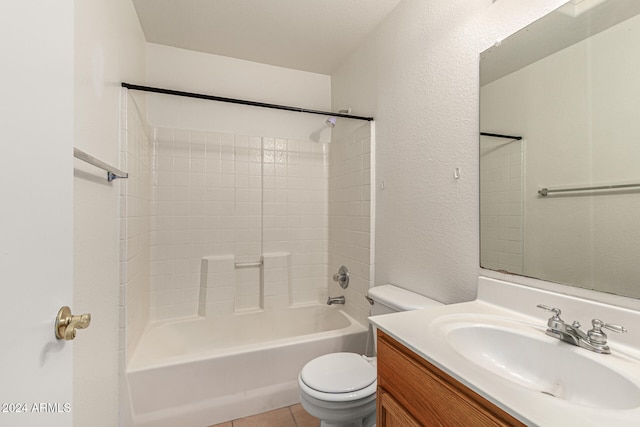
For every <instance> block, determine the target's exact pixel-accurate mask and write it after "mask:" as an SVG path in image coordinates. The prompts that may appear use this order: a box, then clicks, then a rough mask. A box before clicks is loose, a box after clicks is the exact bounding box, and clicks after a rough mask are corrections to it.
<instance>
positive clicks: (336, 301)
mask: <svg viewBox="0 0 640 427" xmlns="http://www.w3.org/2000/svg"><path fill="white" fill-rule="evenodd" d="M344 303H345V299H344V297H343V296H340V297H333V298H332V297H329V298H327V305H332V304H344Z"/></svg>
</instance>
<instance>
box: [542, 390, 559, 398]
mask: <svg viewBox="0 0 640 427" xmlns="http://www.w3.org/2000/svg"><path fill="white" fill-rule="evenodd" d="M540 393H542V394H546V395H547V396H551V397H556V395H555V394H553V393H549V392H548V391H541V392H540Z"/></svg>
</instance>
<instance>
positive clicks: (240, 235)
mask: <svg viewBox="0 0 640 427" xmlns="http://www.w3.org/2000/svg"><path fill="white" fill-rule="evenodd" d="M328 154H329V151H328V145H326V144H324V145H323V144H317V143H313V142H305V141H292V140H285V139H278V138H267V137H247V136H242V135H228V134H219V133H213V132H197V131H185V130H177V129H155V130H154V156H153V191H152V194H153V202H152V203H151V210H152V218H151V245H152V246H151V258H152V260H153V263H152V265H153V266H155V267H152V282H151V288H152V291H151V296H152V297H151V306H152V315H153V316H152V317H153V318H154V319H167V318H176V317H184V316H194V315H197V314H198V313H202V311H203V305H202V300H203V292H204V291H203V289H202V286H201V281H202V277H201V271H200V268H201V259H202V258H204V257H207V258H208V257H216V256H217V257H220V256H233V257H234V259H235V261H236V262H254V261H258V260H260V259H261V257H263V256H266V255H268V254H271V253H290V254H292V255H291V256H290V261H289V263H290V270H291V272H290V276H291V277H290V278H289V283H290V285H287V292H286V301H287V302H286V303H287V304H297V303H309V302H317V301H319V300H320V299H321V298H323V297H324V295H326V286H327V285H326V277H327V274H328V270H327V262H328V218H327V215H328V188H329V186H328ZM183 262H186V263H187V264H188V265H190V269H189V271H188V273H187V272H184V271H183V272H182V273H178V271H177V269H176V268H177V267H176V266H177V263H183ZM234 280H235V281H234V285H233V286H234V288H233V298H234V299H233V301H234V303H233V309H234V310H236V311H242V310H255V309H262V308H264V307H265V304H267V302H268V304H272V303H273V304H284V302H283V301H284V300H285V297H284V296H283V295H282V294H281V293H280V292H278V295H271V294H270V295H266V293H265V288H264V284H265V282H264V278H263V277H261V273H260V269H259V268H246V269H245V268H243V269H236V271H235V279H234ZM278 283H281V282H278ZM274 286H275V285H274ZM274 286H272V288H273V289H275V288H278V289H283V288H284V286H283V285H281V284H280V285H277V286H275V287H274ZM207 289H208V288H207ZM226 294H229V292H226ZM265 298H266V299H265ZM276 300H277V301H278V302H277V303H276V302H275V301H276ZM206 301H207V303H209V301H210V294H209V293H207V296H206ZM218 303H219V302H216V304H218ZM268 304H267V305H268ZM205 309H206V307H205Z"/></svg>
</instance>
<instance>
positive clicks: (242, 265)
mask: <svg viewBox="0 0 640 427" xmlns="http://www.w3.org/2000/svg"><path fill="white" fill-rule="evenodd" d="M262 264H263V261H262V260H260V261H253V262H236V263H234V266H235V267H236V268H245V267H261V266H262Z"/></svg>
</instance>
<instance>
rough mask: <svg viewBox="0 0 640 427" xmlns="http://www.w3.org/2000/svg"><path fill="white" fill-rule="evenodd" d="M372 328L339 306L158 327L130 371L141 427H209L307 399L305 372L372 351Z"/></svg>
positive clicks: (140, 348) (146, 339)
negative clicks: (322, 359) (312, 363)
mask: <svg viewBox="0 0 640 427" xmlns="http://www.w3.org/2000/svg"><path fill="white" fill-rule="evenodd" d="M366 337H367V328H366V327H365V326H363V325H361V324H359V323H358V322H357V321H355V320H354V319H353V318H351V317H350V316H348V315H347V314H346V313H345V312H343V311H342V310H340V309H339V308H337V307H335V306H334V307H329V306H322V305H314V306H306V307H296V308H290V309H288V310H286V311H282V312H279V313H278V312H273V313H265V312H259V313H247V314H237V315H234V316H232V317H231V318H195V319H188V320H181V321H173V322H162V323H156V324H153V325H151V326H150V327H149V328H148V330H147V331H146V332H145V334H144V336H143V337H142V339H141V341H140V343H139V345H138V347H137V349H136V352H135V354H134V356H133V358H132V360H131V362H130V363H129V366H128V368H127V382H128V387H129V397H130V399H131V400H130V403H131V409H132V413H133V414H132V415H133V420H134V423H135V425H136V426H138V427H165V426H166V427H175V426H178V425H179V426H181V427H206V426H210V425H212V424H217V423H220V422H224V421H229V420H232V419H235V418H240V417H245V416H248V415H253V414H256V413H260V412H264V411H268V410H271V409H275V408H280V407H283V406H288V405H292V404H294V403H297V402H298V401H299V397H298V385H297V377H298V372H299V371H300V369H301V368H302V366H303V365H304V364H305V363H306V362H308V361H309V360H311V359H313V358H314V357H317V356H320V355H322V354H326V353H331V352H336V351H351V352H356V353H362V352H364V349H365V345H366Z"/></svg>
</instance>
